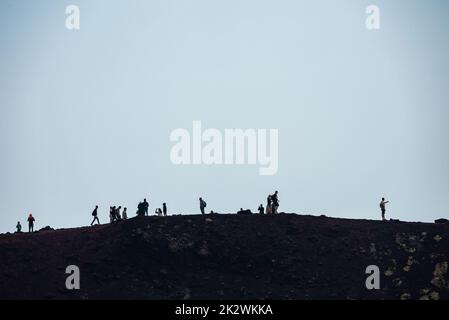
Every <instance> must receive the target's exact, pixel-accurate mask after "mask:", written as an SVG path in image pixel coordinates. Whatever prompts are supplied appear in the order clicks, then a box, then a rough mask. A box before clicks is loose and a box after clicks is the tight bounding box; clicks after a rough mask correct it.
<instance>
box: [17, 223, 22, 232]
mask: <svg viewBox="0 0 449 320" xmlns="http://www.w3.org/2000/svg"><path fill="white" fill-rule="evenodd" d="M16 228H17V233H21V232H22V225H21V224H20V221H17V226H16Z"/></svg>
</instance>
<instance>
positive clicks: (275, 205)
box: [271, 191, 279, 213]
mask: <svg viewBox="0 0 449 320" xmlns="http://www.w3.org/2000/svg"><path fill="white" fill-rule="evenodd" d="M271 205H272V211H273V213H278V208H279V198H278V192H277V191H275V192H274V194H273V195H272V196H271Z"/></svg>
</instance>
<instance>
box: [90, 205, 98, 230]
mask: <svg viewBox="0 0 449 320" xmlns="http://www.w3.org/2000/svg"><path fill="white" fill-rule="evenodd" d="M92 216H93V217H94V219H93V220H92V223H91V224H90V225H91V226H92V225H93V224H94V222H95V221H97V224H100V220H98V206H95V209H94V211H92Z"/></svg>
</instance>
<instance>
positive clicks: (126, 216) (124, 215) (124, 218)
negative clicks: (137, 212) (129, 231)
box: [122, 208, 128, 220]
mask: <svg viewBox="0 0 449 320" xmlns="http://www.w3.org/2000/svg"><path fill="white" fill-rule="evenodd" d="M122 218H123V220H126V219H128V213H127V212H126V208H123V213H122Z"/></svg>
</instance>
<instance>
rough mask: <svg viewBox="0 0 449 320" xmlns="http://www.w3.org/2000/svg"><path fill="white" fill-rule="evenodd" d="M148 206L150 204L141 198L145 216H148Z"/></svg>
mask: <svg viewBox="0 0 449 320" xmlns="http://www.w3.org/2000/svg"><path fill="white" fill-rule="evenodd" d="M149 207H150V204H149V203H148V202H147V199H143V211H144V213H145V215H146V216H148V208H149Z"/></svg>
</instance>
